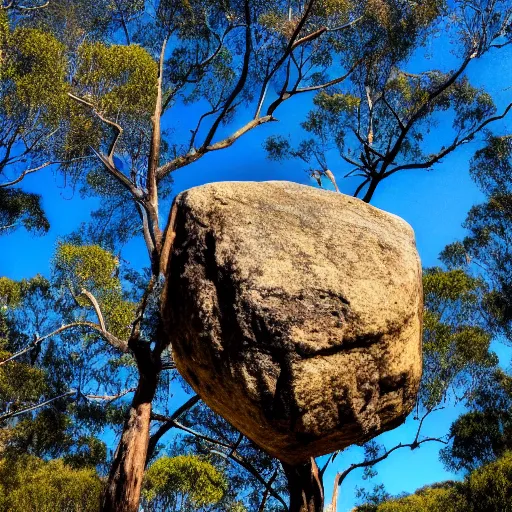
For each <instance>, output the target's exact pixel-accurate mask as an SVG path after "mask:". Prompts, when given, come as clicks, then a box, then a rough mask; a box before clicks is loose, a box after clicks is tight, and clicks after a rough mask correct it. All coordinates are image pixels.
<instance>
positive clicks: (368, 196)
mask: <svg viewBox="0 0 512 512" xmlns="http://www.w3.org/2000/svg"><path fill="white" fill-rule="evenodd" d="M381 181H382V179H381V178H373V179H372V181H371V182H370V186H369V187H368V190H367V191H366V194H365V195H364V197H363V201H364V202H365V203H369V202H370V201H371V200H372V198H373V194H374V193H375V190H376V189H377V186H378V185H379V183H380V182H381Z"/></svg>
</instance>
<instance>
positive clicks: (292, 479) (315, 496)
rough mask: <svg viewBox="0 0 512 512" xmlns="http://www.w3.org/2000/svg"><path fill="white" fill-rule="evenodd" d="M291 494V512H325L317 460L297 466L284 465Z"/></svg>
mask: <svg viewBox="0 0 512 512" xmlns="http://www.w3.org/2000/svg"><path fill="white" fill-rule="evenodd" d="M283 469H284V471H285V474H286V478H287V479H288V492H289V493H290V507H289V512H323V509H324V487H323V484H322V479H321V478H320V475H319V471H318V466H317V465H316V462H315V459H313V458H311V459H310V461H309V462H307V463H305V464H301V465H297V466H289V465H287V464H283Z"/></svg>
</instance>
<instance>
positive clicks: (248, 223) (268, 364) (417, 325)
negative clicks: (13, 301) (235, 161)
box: [164, 182, 422, 464]
mask: <svg viewBox="0 0 512 512" xmlns="http://www.w3.org/2000/svg"><path fill="white" fill-rule="evenodd" d="M176 206H177V217H176V227H175V231H176V239H175V243H174V249H173V253H172V257H171V259H170V263H169V268H168V272H169V276H168V277H169V279H168V288H167V290H166V292H165V298H164V317H165V319H166V320H167V322H168V327H169V329H170V331H169V332H170V333H171V336H172V345H173V353H174V358H175V361H176V364H177V366H178V369H179V371H180V373H181V374H182V375H183V377H184V378H185V379H186V380H187V381H188V382H189V383H190V385H191V386H192V387H193V388H194V389H195V391H196V392H197V393H198V394H199V395H200V396H201V398H203V400H204V401H205V402H206V403H207V404H208V405H209V406H210V407H211V408H212V409H213V410H214V411H216V412H217V413H219V414H221V415H222V416H223V417H224V418H226V419H227V420H228V421H229V422H230V423H232V424H233V425H234V426H235V427H236V428H238V429H239V430H240V431H241V432H243V433H244V434H245V435H247V437H249V438H250V439H252V440H253V441H254V442H256V443H257V444H258V445H259V446H261V447H262V448H263V449H265V450H266V451H267V452H268V453H270V454H271V455H273V456H275V457H277V458H279V459H281V460H282V461H284V462H286V463H288V464H298V463H301V462H303V461H305V460H307V459H308V458H309V457H311V456H318V455H322V454H325V453H330V452H333V451H335V450H338V449H342V448H345V447H346V446H348V445H351V444H353V443H361V442H363V441H365V440H368V439H370V438H372V437H374V436H376V435H377V434H379V433H380V432H383V431H385V430H388V429H390V428H393V427H395V426H397V425H398V424H400V423H401V422H402V421H403V420H404V418H405V417H406V415H407V414H408V413H409V412H410V410H411V409H412V407H413V405H414V401H415V397H416V393H417V390H418V385H419V381H420V378H421V312H422V289H421V267H420V262H419V258H418V254H417V252H416V248H415V243H414V234H413V231H412V229H411V228H410V226H409V225H408V224H406V223H405V222H404V221H403V220H401V219H400V218H398V217H396V216H394V215H391V214H388V213H385V212H383V211H381V210H378V209H377V208H374V207H372V206H369V205H367V204H365V203H363V202H362V201H360V200H358V199H354V198H352V197H348V196H345V195H341V194H335V193H333V192H327V191H323V190H319V189H315V188H312V187H307V186H302V185H297V184H293V183H288V182H266V183H216V184H210V185H205V186H202V187H198V188H194V189H191V190H188V191H186V192H183V193H182V194H180V195H179V196H178V197H177V199H176Z"/></svg>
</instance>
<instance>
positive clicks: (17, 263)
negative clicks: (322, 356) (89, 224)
mask: <svg viewBox="0 0 512 512" xmlns="http://www.w3.org/2000/svg"><path fill="white" fill-rule="evenodd" d="M435 49H436V48H431V50H435ZM445 57H446V56H445ZM511 57H512V51H510V49H505V50H503V51H501V52H500V53H496V52H494V53H493V54H491V55H489V56H488V57H487V58H485V59H484V60H483V61H481V62H475V63H473V64H472V67H471V68H470V71H469V76H470V78H471V79H472V81H473V82H474V83H475V84H477V85H478V84H481V85H483V84H485V85H486V88H487V90H489V91H490V92H492V93H493V96H494V97H495V99H496V100H497V103H498V106H499V108H500V109H501V108H503V106H504V104H505V101H506V99H507V98H510V97H511V96H512V91H511V90H510V88H511V86H512V80H511V78H512V64H511V62H512V58H511ZM455 61H456V58H455V57H454V56H451V55H449V58H445V60H443V61H440V60H439V59H437V60H436V58H433V59H432V60H431V61H430V63H429V65H428V67H438V66H444V67H448V68H449V67H450V66H451V65H453V63H454V62H455ZM411 65H412V67H413V68H414V67H417V68H420V69H421V68H422V67H423V69H426V67H425V66H426V61H425V60H424V59H420V58H418V59H417V60H415V61H413V62H412V63H411ZM308 105H309V101H308V100H305V99H302V97H301V99H300V100H299V101H298V102H297V101H295V102H293V101H292V102H289V103H287V104H285V105H284V106H283V107H282V108H281V109H280V110H279V111H278V113H277V117H278V118H279V119H280V120H281V122H280V123H279V124H274V123H273V124H271V125H267V126H262V127H260V128H258V129H257V130H255V131H253V132H251V133H249V134H248V135H246V136H245V137H244V138H243V139H241V140H240V141H238V142H237V143H236V144H235V145H234V146H233V147H231V148H229V149H228V150H224V151H220V152H217V153H214V154H210V155H208V156H206V157H205V158H203V159H202V160H201V161H199V162H198V163H197V164H195V165H193V166H189V167H187V168H184V169H182V170H180V171H178V172H176V173H175V174H174V180H175V182H174V187H173V191H174V193H179V192H180V191H182V190H185V189H187V188H189V187H192V186H197V185H201V184H204V183H208V182H211V181H225V180H256V181H264V180H291V181H295V182H299V183H304V184H309V185H314V183H313V182H311V180H310V179H309V177H308V176H307V175H306V173H305V172H304V171H303V168H302V166H301V165H300V163H298V162H296V161H290V162H285V163H283V164H280V163H276V162H270V161H268V160H267V159H266V156H265V153H264V151H263V148H262V142H263V140H264V139H265V138H266V137H267V136H268V135H270V134H274V133H277V132H279V131H281V130H282V133H284V134H287V133H290V134H292V135H293V134H295V133H296V131H297V129H298V128H297V127H298V124H299V123H300V121H301V120H302V119H303V117H304V114H305V112H306V110H307V107H308ZM181 116H183V117H181ZM185 116H190V111H186V112H185V111H180V110H179V109H178V110H177V114H176V117H174V118H173V119H182V121H181V122H180V121H176V123H173V124H174V125H175V126H176V127H177V129H187V130H188V124H189V123H188V122H187V121H188V120H189V119H187V117H185ZM231 127H232V125H231ZM436 130H437V133H436V131H434V133H433V134H432V138H434V139H435V138H436V137H437V136H439V137H442V135H443V134H444V132H443V125H442V124H441V125H440V126H439V127H437V128H436ZM500 131H504V132H507V131H508V132H509V133H512V117H509V119H508V120H506V121H505V122H504V123H502V125H501V128H500ZM476 147H477V146H476V145H472V144H469V145H467V146H465V147H463V148H462V149H461V150H459V152H457V153H456V154H455V155H452V156H450V157H449V158H446V159H445V160H444V161H443V163H442V164H440V165H438V166H436V167H435V168H434V169H433V170H431V171H429V172H426V171H414V172H411V171H409V172H407V173H402V174H398V175H396V176H394V177H392V178H390V179H389V180H385V181H384V182H383V183H382V184H381V186H380V188H379V189H378V190H377V193H376V195H375V197H374V200H373V202H372V204H373V205H374V206H376V207H379V208H382V209H383V210H386V211H389V212H392V213H394V214H396V215H399V216H400V217H402V218H404V219H405V220H406V221H407V222H409V223H410V224H411V226H412V227H413V228H414V230H415V233H416V239H417V245H418V250H419V253H420V256H421V259H422V263H423V265H424V266H432V265H436V264H438V260H437V257H438V254H439V252H440V251H441V250H442V249H443V248H444V246H445V245H446V244H448V243H450V242H452V241H454V240H456V239H458V238H460V237H462V236H463V234H464V230H463V228H462V227H461V224H462V222H463V221H464V218H465V216H466V213H467V211H468V210H469V208H470V207H471V206H472V205H473V204H475V203H477V202H479V201H481V200H482V195H481V193H480V192H479V191H478V189H477V188H476V186H475V185H474V184H473V183H472V181H471V179H470V178H469V175H468V162H469V159H470V157H471V156H472V154H473V153H474V150H475V149H476ZM333 171H335V172H337V171H338V182H339V184H340V186H341V188H342V190H344V191H350V190H351V189H353V187H354V185H355V184H356V182H349V181H347V180H342V179H341V176H342V173H341V171H342V169H341V168H340V169H336V168H333ZM23 188H24V189H25V190H27V191H31V192H37V193H40V194H42V195H43V206H44V208H45V210H46V212H47V215H48V217H49V220H50V223H51V229H50V232H49V233H48V235H46V236H44V237H33V236H31V235H29V234H27V233H26V232H24V231H23V230H18V231H17V232H15V233H14V234H12V235H9V236H4V237H1V238H0V255H1V257H0V275H5V276H8V277H11V278H15V279H19V278H22V277H30V276H32V275H34V274H36V273H41V274H43V275H49V270H50V259H51V257H52V254H53V251H54V248H55V244H56V241H57V239H58V238H59V237H60V236H63V235H65V234H67V233H69V232H70V231H72V230H74V229H76V227H77V226H78V225H79V223H80V222H82V221H86V220H88V218H89V212H90V211H91V209H92V208H94V207H95V205H96V204H97V203H96V201H95V200H91V199H89V200H83V199H81V198H80V197H79V193H78V192H73V191H72V190H70V189H69V188H66V187H64V184H63V180H62V177H61V176H59V175H57V174H54V172H53V171H52V170H51V169H45V170H43V171H41V172H39V173H38V174H35V175H30V176H28V177H27V179H26V180H25V181H24V184H23ZM124 257H125V259H127V260H128V261H129V262H130V264H131V265H133V266H135V267H141V266H145V265H147V261H146V250H145V248H144V246H143V245H142V243H141V241H140V240H137V241H134V242H131V243H130V244H129V245H128V247H127V250H126V252H125V255H124ZM496 349H497V350H498V352H499V355H500V357H501V359H502V362H503V364H504V365H505V366H508V364H509V360H510V351H508V350H506V349H505V348H504V347H503V346H502V345H496ZM176 397H177V400H178V401H180V400H181V399H182V398H183V396H182V394H181V392H178V393H177V395H176ZM177 405H179V404H177ZM460 412H461V410H460V409H455V408H453V407H450V406H447V407H446V409H445V410H443V411H440V412H438V413H435V414H434V415H432V416H431V418H430V419H429V420H428V422H427V423H426V425H425V434H427V435H428V434H434V435H439V433H445V432H446V431H447V428H448V427H449V425H450V423H451V421H452V420H453V419H455V418H456V417H457V416H458V415H459V414H460ZM415 429H416V423H415V422H413V421H412V420H411V419H409V420H408V421H407V423H406V424H405V425H404V426H403V427H400V428H399V429H397V430H395V431H393V432H389V433H386V434H384V435H383V436H381V437H380V438H379V441H381V442H384V443H385V444H386V446H388V447H391V446H393V445H394V444H397V443H399V442H410V441H411V440H412V439H413V437H414V433H415ZM438 449H439V447H438V446H437V445H435V444H431V445H425V446H423V447H422V448H420V449H419V450H416V451H415V452H411V451H410V450H402V451H399V452H397V453H395V454H393V455H392V456H391V457H390V458H389V459H388V460H386V461H384V462H383V463H381V464H380V465H379V466H378V468H377V469H378V470H379V475H378V476H377V477H376V478H375V479H374V480H373V481H371V482H370V485H373V484H374V483H381V482H382V483H385V485H386V489H387V490H388V492H390V493H392V494H396V493H400V492H403V491H405V492H412V491H414V490H415V489H416V488H418V487H421V486H423V485H426V484H428V483H433V482H436V481H440V480H443V479H448V478H454V477H455V476H454V475H453V474H450V473H447V472H445V471H444V469H443V467H442V465H441V464H440V462H439V461H438ZM360 459H361V450H360V449H358V448H357V447H356V448H351V449H350V450H348V451H347V452H346V453H344V454H342V455H341V456H340V457H338V459H337V460H336V464H334V465H332V466H331V468H330V469H329V470H328V471H327V473H326V476H325V489H326V496H327V499H326V502H328V501H329V500H330V495H331V493H332V481H333V479H334V475H335V473H336V471H338V470H343V469H345V468H346V467H347V466H348V465H350V464H351V463H352V462H355V461H358V460H360ZM360 477H361V473H360V472H357V471H356V472H354V473H353V474H352V476H351V477H349V478H348V479H347V480H346V482H345V483H344V485H343V487H342V488H341V491H340V498H339V507H338V510H339V511H348V510H350V509H351V508H352V507H353V506H354V499H353V495H354V487H355V486H356V485H362V481H361V478H360Z"/></svg>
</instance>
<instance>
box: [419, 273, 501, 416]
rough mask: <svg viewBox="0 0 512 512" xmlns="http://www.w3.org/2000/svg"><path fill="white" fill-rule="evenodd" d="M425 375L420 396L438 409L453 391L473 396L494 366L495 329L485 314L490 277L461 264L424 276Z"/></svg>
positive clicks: (424, 401) (428, 405)
mask: <svg viewBox="0 0 512 512" xmlns="http://www.w3.org/2000/svg"><path fill="white" fill-rule="evenodd" d="M423 286H424V297H425V314H424V326H423V329H424V330H423V377H422V384H421V388H420V394H419V398H420V402H421V403H422V404H423V405H424V407H426V408H427V410H432V409H433V408H435V407H436V406H438V405H439V404H440V403H441V402H442V401H443V400H445V399H446V397H447V394H448V392H449V391H452V392H453V394H454V396H458V400H461V399H463V398H468V397H469V396H470V394H471V392H472V389H473V388H474V386H475V384H477V383H478V382H479V381H480V379H481V378H482V376H483V375H485V374H487V373H488V372H489V369H492V368H494V367H495V366H496V365H497V363H498V360H497V357H496V355H495V354H493V353H492V352H490V342H491V339H492V334H491V333H490V332H489V331H488V330H486V328H485V322H484V319H483V318H482V315H481V311H482V301H483V300H484V296H485V291H486V287H485V283H484V282H483V281H482V280H480V279H477V278H473V277H471V276H469V275H468V274H466V273H465V272H463V271H462V270H460V269H456V270H448V271H443V270H441V269H440V268H431V269H426V270H425V272H424V278H423Z"/></svg>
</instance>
